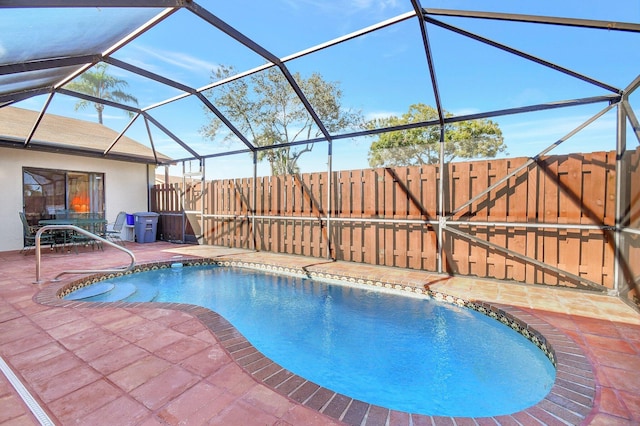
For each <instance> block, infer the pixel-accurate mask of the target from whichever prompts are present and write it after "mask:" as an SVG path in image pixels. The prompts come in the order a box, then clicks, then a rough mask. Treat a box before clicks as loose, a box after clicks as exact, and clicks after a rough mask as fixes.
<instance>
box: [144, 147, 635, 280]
mask: <svg viewBox="0 0 640 426" xmlns="http://www.w3.org/2000/svg"><path fill="white" fill-rule="evenodd" d="M528 160H529V159H527V158H513V159H499V160H497V159H492V160H485V161H469V162H457V163H450V164H448V165H447V167H446V168H445V170H444V185H443V188H444V197H443V200H444V215H443V216H444V218H446V220H445V219H444V218H440V216H439V214H438V213H439V212H438V199H439V180H440V179H441V177H442V176H441V173H440V168H439V166H437V165H425V166H416V167H397V168H378V169H364V170H347V171H336V172H333V173H332V176H331V191H330V193H331V205H330V206H329V181H328V174H327V173H308V174H299V175H283V176H265V177H258V178H257V180H256V185H255V189H254V182H253V179H251V178H245V179H221V180H215V181H209V182H206V183H205V186H204V188H202V189H201V191H200V192H199V194H200V196H199V197H193V196H191V197H190V196H188V194H187V195H186V196H185V197H184V200H185V205H187V206H188V208H187V209H186V210H188V211H191V212H199V213H202V214H194V215H192V221H194V220H197V221H198V223H197V224H195V225H194V226H193V228H194V229H199V230H201V235H199V237H201V241H202V242H203V243H205V244H212V245H221V246H229V247H239V248H240V247H242V248H251V249H253V248H255V249H258V250H264V251H271V252H277V253H288V254H300V255H305V256H316V257H326V256H331V257H332V258H335V259H338V260H346V261H354V262H364V263H369V264H374V265H386V266H397V267H403V268H412V269H423V270H428V271H437V269H438V235H437V232H438V229H439V227H440V225H439V223H441V224H442V227H443V248H444V250H443V252H444V256H443V259H442V265H443V271H445V272H450V273H456V274H464V275H473V276H478V277H488V278H498V279H513V280H517V281H521V282H526V283H543V284H557V285H567V286H573V287H575V286H579V287H585V286H586V287H595V288H598V286H604V287H606V288H613V271H614V266H613V265H614V256H615V246H614V244H613V239H614V238H613V232H612V231H611V230H609V228H607V227H613V226H614V225H615V215H616V207H615V206H616V196H615V194H616V191H615V189H616V172H615V170H616V168H615V166H616V165H615V161H616V156H615V152H594V153H588V154H570V155H559V156H548V157H544V158H541V159H538V160H537V161H535V162H532V163H531V164H529V165H526V162H527V161H528ZM626 160H627V161H626V162H625V164H627V165H628V172H627V173H626V174H625V176H624V179H623V180H624V181H625V182H626V183H625V185H624V188H625V193H624V194H626V195H623V196H624V197H625V199H626V200H625V201H624V202H625V203H627V204H626V205H627V206H628V207H629V208H628V209H627V210H628V221H629V223H630V224H631V226H634V227H635V228H638V223H639V222H640V220H639V217H640V214H639V212H638V207H637V204H638V203H637V201H638V198H639V196H638V194H639V193H640V188H639V187H638V186H639V185H638V181H639V178H640V172H639V171H638V167H637V163H638V150H636V151H634V152H631V153H629V155H628V156H627V159H626ZM519 168H521V169H522V170H520V171H519V172H518V173H516V174H515V175H514V176H512V177H510V178H508V179H506V180H505V181H504V182H503V183H501V184H500V185H498V186H496V187H495V188H494V189H493V190H491V191H489V192H487V193H486V194H484V195H482V196H479V197H478V195H479V194H481V193H482V192H483V191H485V190H486V189H487V188H489V187H491V186H492V185H494V184H495V183H496V182H499V181H500V180H501V179H503V178H504V177H505V176H507V175H508V174H509V173H511V172H513V171H514V170H517V169H519ZM152 194H153V197H152V206H153V210H154V211H156V212H158V213H161V224H160V225H159V226H161V228H163V227H164V226H165V225H166V223H168V221H170V219H165V218H164V217H163V216H162V215H164V214H169V213H171V214H175V213H182V212H183V211H184V210H185V209H184V206H182V205H181V204H180V202H179V200H178V199H177V198H176V197H178V191H177V190H176V188H175V187H171V186H156V187H155V188H154V189H153V191H152ZM474 197H477V199H475V200H474V201H473V202H471V203H469V200H471V199H473V198H474ZM253 206H255V207H253ZM169 217H171V216H168V215H167V218H169ZM327 218H330V220H327ZM165 220H166V221H167V222H165ZM439 220H440V222H439ZM166 232H167V231H165V233H166ZM630 240H631V239H630ZM625 250H626V253H625V254H624V256H627V258H628V259H636V258H637V257H638V248H637V247H636V246H634V245H633V244H630V245H629V246H628V247H626V249H625ZM628 269H629V271H628V272H629V274H630V275H629V276H634V275H635V276H637V275H638V271H634V270H633V269H634V268H633V265H631V266H629V267H628ZM585 283H586V284H585Z"/></svg>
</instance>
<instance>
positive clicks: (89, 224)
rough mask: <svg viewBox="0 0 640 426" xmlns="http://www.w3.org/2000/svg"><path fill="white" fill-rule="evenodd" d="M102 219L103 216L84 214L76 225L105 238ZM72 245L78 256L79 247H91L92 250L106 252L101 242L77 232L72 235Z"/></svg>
mask: <svg viewBox="0 0 640 426" xmlns="http://www.w3.org/2000/svg"><path fill="white" fill-rule="evenodd" d="M101 218H102V216H101V215H100V214H98V213H88V214H84V216H83V218H78V219H77V222H76V223H75V225H76V226H79V227H80V228H82V229H84V230H85V231H89V232H90V233H92V234H94V235H97V236H100V237H103V238H105V237H106V231H105V226H104V223H103V222H102V219H101ZM71 244H72V245H73V249H74V251H75V252H76V254H78V246H80V245H82V246H88V245H90V246H91V249H92V250H95V248H96V247H97V248H99V249H100V250H104V247H103V246H102V242H101V241H99V240H96V239H94V238H92V237H90V236H87V235H85V234H82V233H80V232H76V231H74V232H73V233H72V234H71Z"/></svg>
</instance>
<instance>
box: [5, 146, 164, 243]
mask: <svg viewBox="0 0 640 426" xmlns="http://www.w3.org/2000/svg"><path fill="white" fill-rule="evenodd" d="M23 167H38V168H46V169H57V170H68V171H80V172H96V173H104V175H105V182H104V189H105V210H106V218H107V220H108V221H109V222H113V221H114V220H115V218H116V216H117V214H118V212H120V211H122V210H124V211H126V212H127V213H135V212H141V211H147V209H148V197H149V195H148V194H149V184H153V179H154V171H155V168H154V167H153V166H147V165H145V164H137V163H128V162H124V161H114V160H104V159H100V158H91V157H79V156H73V155H66V154H55V153H47V152H37V151H29V150H26V149H24V150H23V149H12V148H0V182H2V183H3V184H2V187H1V188H0V193H1V194H2V202H1V203H0V217H1V218H3V220H2V221H0V235H1V236H2V238H0V251H9V250H20V249H22V246H23V244H22V224H21V223H20V218H19V217H18V211H21V210H22V203H23V200H22V168H23Z"/></svg>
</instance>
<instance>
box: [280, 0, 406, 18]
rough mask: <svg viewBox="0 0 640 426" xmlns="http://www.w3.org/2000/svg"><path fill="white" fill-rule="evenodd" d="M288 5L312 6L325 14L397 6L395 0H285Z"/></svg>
mask: <svg viewBox="0 0 640 426" xmlns="http://www.w3.org/2000/svg"><path fill="white" fill-rule="evenodd" d="M284 2H285V3H286V4H287V5H289V7H291V8H293V9H296V10H299V9H304V8H314V9H317V10H318V11H320V12H321V13H326V14H335V13H338V14H341V15H344V14H348V15H351V14H356V13H362V12H369V13H377V12H379V11H385V10H389V9H391V10H393V9H397V8H398V7H399V5H398V1H397V0H346V1H342V2H327V1H324V0H285V1H284Z"/></svg>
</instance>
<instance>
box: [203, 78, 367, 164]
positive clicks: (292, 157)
mask: <svg viewBox="0 0 640 426" xmlns="http://www.w3.org/2000/svg"><path fill="white" fill-rule="evenodd" d="M233 74H234V69H233V67H221V68H219V69H217V70H215V71H214V72H213V74H212V80H214V81H217V80H221V79H224V78H227V77H229V76H230V75H233ZM293 77H294V79H295V80H296V82H297V83H298V85H299V86H300V88H301V89H302V92H303V93H304V94H305V96H306V97H307V99H308V100H309V103H310V104H311V105H312V107H313V109H314V110H315V112H316V114H317V115H318V117H319V118H320V120H321V121H322V123H323V124H324V126H325V127H326V129H327V130H328V131H329V132H337V131H340V130H342V129H348V128H355V127H358V126H362V125H363V119H362V116H361V115H360V113H359V112H353V111H350V110H345V109H344V108H343V107H342V105H341V103H340V101H341V98H342V91H341V90H340V88H339V87H338V83H336V82H328V81H325V80H324V79H323V78H322V76H320V75H319V74H317V73H314V74H312V75H311V76H310V77H309V78H306V79H305V78H302V77H301V76H300V74H299V73H296V74H295V75H294V76H293ZM249 80H250V83H251V84H249V82H247V81H246V80H244V79H238V80H234V81H231V82H229V83H226V84H224V85H221V86H219V87H216V88H214V89H212V90H211V91H210V92H209V93H208V94H207V95H208V96H209V97H210V99H211V100H212V102H213V104H214V105H215V106H216V107H217V108H218V109H220V110H221V111H222V112H223V114H225V116H226V117H227V118H228V119H229V121H231V123H233V125H234V126H235V127H236V128H237V129H238V130H239V131H240V132H241V133H242V134H243V135H245V137H246V138H247V139H248V140H249V141H250V142H251V143H252V144H254V145H255V146H260V147H264V146H274V147H275V146H278V145H281V144H287V143H290V142H295V141H298V140H303V141H304V140H309V139H313V138H317V137H320V136H321V135H322V133H321V131H320V129H319V128H318V127H317V126H316V124H315V122H314V121H313V119H312V118H311V116H310V115H309V113H308V111H307V110H306V108H305V107H304V105H303V104H302V102H301V101H300V99H299V98H298V96H296V94H295V92H294V90H293V88H292V87H291V85H290V84H289V82H288V81H287V79H286V78H285V76H284V75H283V74H282V73H281V72H280V70H279V69H277V68H269V69H268V70H266V71H264V72H261V73H257V74H254V75H252V76H251V77H250V78H249ZM206 111H207V114H208V115H209V116H210V117H211V121H210V122H209V123H208V124H207V125H205V126H204V127H203V128H202V129H201V131H202V134H203V135H204V136H205V137H206V138H208V139H211V140H214V139H215V138H216V137H217V136H218V135H219V132H220V128H221V124H222V123H221V122H220V120H219V119H218V118H217V117H215V116H214V115H213V114H211V112H210V111H209V110H208V109H206ZM234 138H235V135H233V134H231V133H228V134H226V135H224V140H227V141H228V140H231V139H234ZM312 150H313V144H311V143H307V144H302V145H297V146H287V147H282V148H273V149H268V150H262V151H260V152H259V154H258V160H259V161H262V160H267V161H268V162H269V164H270V166H271V174H272V175H280V174H289V173H298V172H299V171H300V170H299V166H298V160H299V159H300V157H301V156H302V155H303V154H305V153H307V152H310V151H312Z"/></svg>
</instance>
